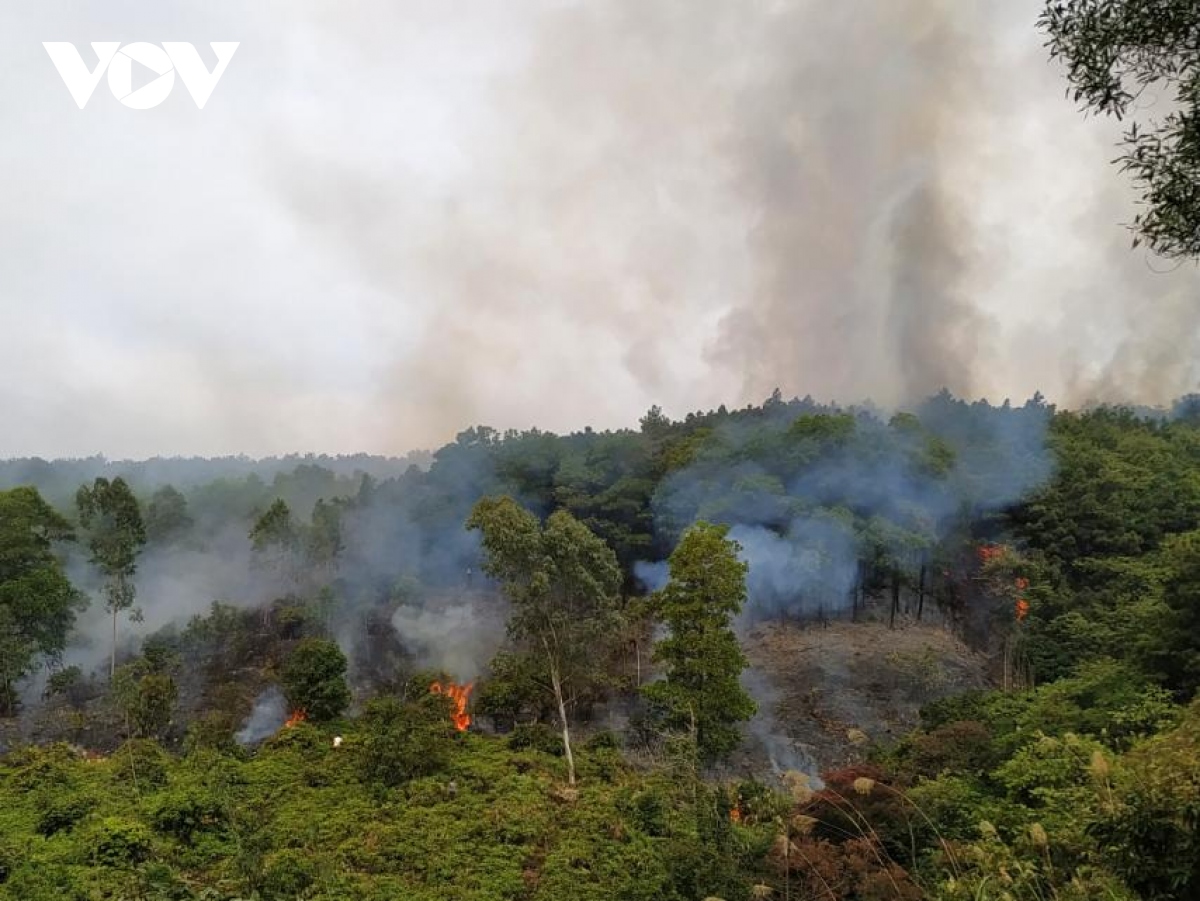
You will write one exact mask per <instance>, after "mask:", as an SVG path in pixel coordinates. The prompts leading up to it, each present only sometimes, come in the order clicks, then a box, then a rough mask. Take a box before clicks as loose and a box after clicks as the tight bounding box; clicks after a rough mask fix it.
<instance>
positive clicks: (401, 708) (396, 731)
mask: <svg viewBox="0 0 1200 901" xmlns="http://www.w3.org/2000/svg"><path fill="white" fill-rule="evenodd" d="M360 726H361V731H362V739H361V760H362V766H363V773H364V775H365V776H366V777H367V778H368V779H370V780H372V781H374V782H378V783H380V784H382V785H385V786H388V787H389V788H391V787H394V786H397V785H400V784H402V783H404V782H407V781H408V780H409V779H414V778H416V777H418V776H428V775H430V774H432V773H436V772H437V771H438V770H440V769H441V768H442V767H443V766H444V765H445V763H446V760H447V758H448V756H449V754H450V750H451V748H453V746H454V736H455V734H456V732H455V729H454V723H453V721H452V720H451V718H450V705H449V702H448V701H447V699H446V698H445V697H444V696H442V695H434V694H430V693H424V694H422V695H421V696H419V699H418V700H417V701H415V702H410V703H407V704H406V703H404V702H403V701H401V700H399V699H398V698H378V699H376V700H374V701H372V702H371V703H370V704H368V705H367V707H366V710H365V711H364V712H363V716H362V719H361V721H360Z"/></svg>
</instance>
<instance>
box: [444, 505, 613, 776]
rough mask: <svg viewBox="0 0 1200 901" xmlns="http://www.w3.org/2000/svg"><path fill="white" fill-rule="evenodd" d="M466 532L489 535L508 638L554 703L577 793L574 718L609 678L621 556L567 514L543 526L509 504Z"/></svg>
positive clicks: (473, 521) (481, 511) (484, 514)
mask: <svg viewBox="0 0 1200 901" xmlns="http://www.w3.org/2000/svg"><path fill="white" fill-rule="evenodd" d="M467 527H468V528H469V529H477V530H479V532H480V533H481V534H482V536H483V550H484V555H485V561H484V569H485V571H486V572H487V573H488V575H490V576H492V577H493V578H495V579H496V580H498V581H499V582H500V583H501V584H502V585H503V587H504V592H505V594H506V595H507V596H508V598H509V600H510V601H511V602H512V606H513V612H512V616H511V618H510V619H509V623H508V630H509V636H510V638H511V639H512V641H513V643H514V645H515V646H516V648H517V650H518V652H519V653H521V654H523V655H526V656H527V657H528V658H529V659H530V661H531V662H532V663H533V664H534V666H533V667H532V669H533V671H534V673H535V675H534V679H535V681H537V682H538V683H539V684H540V686H541V687H542V688H543V690H544V691H545V692H546V694H547V697H548V698H549V699H552V700H553V703H554V707H555V710H556V711H557V713H558V721H559V727H560V729H561V730H562V742H563V753H564V756H565V757H566V761H567V780H568V782H569V783H570V784H572V785H574V784H575V757H574V755H573V754H572V751H571V728H570V720H571V712H572V708H573V707H574V705H575V702H576V700H577V699H578V698H579V697H580V695H581V694H583V693H585V692H587V691H589V690H590V689H592V688H594V687H595V686H596V685H598V684H599V683H600V682H602V681H603V678H604V673H603V667H602V665H601V664H602V661H604V660H605V659H606V658H607V655H606V653H605V648H606V646H607V644H608V643H610V642H611V641H612V640H613V638H614V635H615V633H616V630H615V629H614V623H615V621H616V616H617V608H618V601H619V595H618V592H619V590H620V585H621V570H620V567H619V566H618V565H617V558H616V555H615V554H614V553H613V551H612V549H611V548H610V547H609V546H608V545H607V544H605V543H604V541H602V540H601V539H600V538H598V537H597V536H596V535H595V534H593V533H592V531H591V530H590V529H588V527H587V526H585V525H584V524H583V523H581V522H580V521H579V520H577V519H576V518H575V517H574V516H572V515H571V514H570V513H568V512H567V511H565V510H559V511H557V512H555V513H553V514H551V515H550V517H549V518H548V519H547V520H546V522H545V525H542V524H541V523H539V522H538V519H537V517H536V516H534V515H533V514H532V513H530V512H529V511H528V510H526V509H525V508H524V507H522V506H521V505H520V504H518V503H517V502H516V501H515V500H513V499H512V498H510V497H487V498H484V499H483V500H481V501H479V503H478V504H476V505H475V509H474V510H473V511H472V513H471V516H470V518H469V519H468V520H467Z"/></svg>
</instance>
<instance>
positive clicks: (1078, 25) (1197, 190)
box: [1040, 0, 1200, 257]
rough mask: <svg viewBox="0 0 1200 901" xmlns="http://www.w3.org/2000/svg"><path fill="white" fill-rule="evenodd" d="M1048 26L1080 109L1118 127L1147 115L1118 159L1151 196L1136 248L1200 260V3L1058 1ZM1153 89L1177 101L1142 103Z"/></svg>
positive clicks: (1044, 20)
mask: <svg viewBox="0 0 1200 901" xmlns="http://www.w3.org/2000/svg"><path fill="white" fill-rule="evenodd" d="M1040 24H1041V26H1042V28H1043V29H1044V30H1045V31H1046V33H1047V34H1048V35H1049V38H1050V40H1049V47H1050V53H1051V56H1052V57H1054V58H1056V59H1060V60H1062V61H1063V62H1064V63H1065V64H1066V66H1067V78H1068V79H1069V81H1070V84H1071V87H1072V93H1073V96H1074V99H1075V100H1076V101H1077V102H1080V101H1081V102H1082V103H1083V104H1084V107H1085V108H1086V109H1089V110H1092V111H1094V112H1097V113H1102V114H1105V115H1110V116H1115V117H1117V118H1118V119H1124V118H1126V117H1129V116H1130V115H1131V114H1136V116H1137V117H1136V118H1134V119H1133V120H1132V122H1131V124H1130V126H1129V129H1128V130H1127V131H1126V133H1125V151H1124V153H1122V155H1121V156H1120V157H1119V159H1118V163H1119V164H1120V166H1121V168H1122V170H1124V171H1126V172H1129V173H1130V174H1131V175H1132V176H1133V180H1134V183H1135V185H1136V186H1137V189H1138V190H1139V191H1140V193H1141V195H1142V203H1143V210H1142V212H1140V213H1139V214H1138V215H1137V217H1136V218H1135V219H1134V222H1133V229H1134V232H1135V235H1136V237H1135V239H1134V245H1135V246H1136V245H1137V244H1138V242H1139V241H1145V242H1146V243H1147V244H1148V245H1149V246H1150V247H1151V248H1153V249H1154V250H1155V251H1156V252H1157V253H1159V254H1162V255H1163V256H1166V257H1196V256H1200V10H1198V9H1197V5H1196V0H1049V2H1047V4H1046V8H1045V10H1044V11H1043V12H1042V16H1041V20H1040ZM1148 91H1149V92H1152V93H1153V94H1160V95H1166V97H1167V98H1168V100H1169V102H1167V103H1162V104H1144V103H1139V101H1140V100H1141V98H1142V97H1143V95H1145V94H1146V93H1147V92H1148ZM1156 110H1158V111H1162V112H1161V114H1159V115H1157V116H1156V115H1155V111H1156Z"/></svg>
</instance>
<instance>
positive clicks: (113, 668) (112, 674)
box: [108, 604, 117, 682]
mask: <svg viewBox="0 0 1200 901" xmlns="http://www.w3.org/2000/svg"><path fill="white" fill-rule="evenodd" d="M112 615H113V634H112V655H111V656H110V657H109V666H108V681H110V682H111V681H112V680H113V679H115V678H116V677H117V607H116V605H115V604H114V605H113V612H112Z"/></svg>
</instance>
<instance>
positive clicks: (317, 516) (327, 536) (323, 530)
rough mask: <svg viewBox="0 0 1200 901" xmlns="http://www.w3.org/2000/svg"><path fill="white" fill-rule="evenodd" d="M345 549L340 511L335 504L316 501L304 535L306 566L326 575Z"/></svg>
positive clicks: (332, 568)
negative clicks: (310, 521)
mask: <svg viewBox="0 0 1200 901" xmlns="http://www.w3.org/2000/svg"><path fill="white" fill-rule="evenodd" d="M344 549H345V542H344V541H343V540H342V511H341V508H340V506H338V504H336V503H328V502H326V501H325V500H323V499H322V500H319V501H317V503H316V505H315V506H314V507H313V512H312V525H311V526H309V528H308V532H307V534H306V535H305V542H304V551H305V556H306V557H307V560H308V565H309V566H310V567H312V568H314V569H316V570H318V571H320V572H323V573H325V574H326V575H331V574H332V573H333V571H334V570H335V569H336V567H337V562H338V558H339V557H340V556H341V554H342V551H343V550H344Z"/></svg>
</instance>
